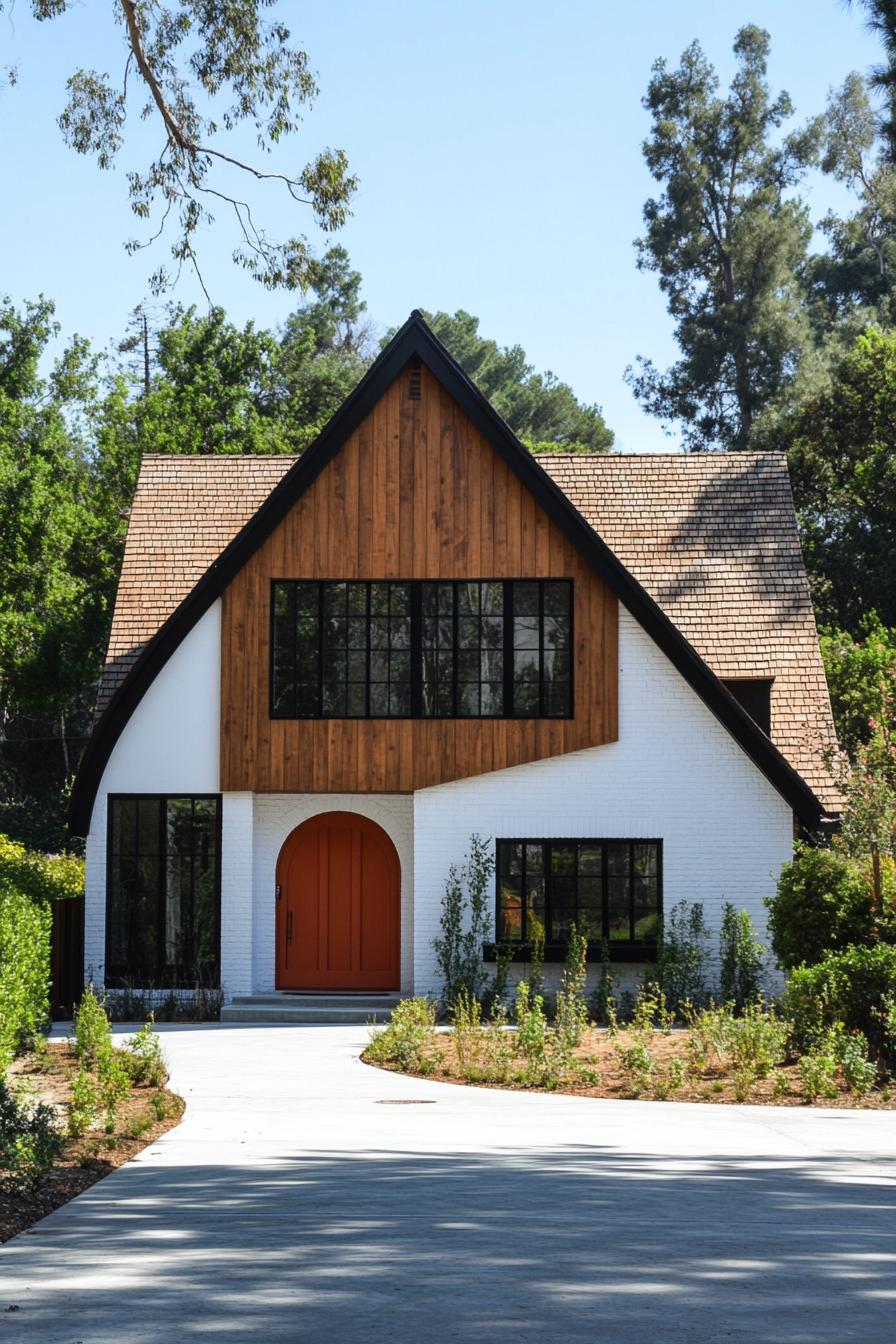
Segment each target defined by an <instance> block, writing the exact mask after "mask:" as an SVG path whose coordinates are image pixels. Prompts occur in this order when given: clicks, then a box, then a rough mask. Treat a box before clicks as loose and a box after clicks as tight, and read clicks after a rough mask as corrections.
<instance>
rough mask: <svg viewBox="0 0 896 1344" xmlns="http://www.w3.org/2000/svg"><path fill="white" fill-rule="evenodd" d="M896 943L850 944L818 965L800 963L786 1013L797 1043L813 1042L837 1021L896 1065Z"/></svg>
mask: <svg viewBox="0 0 896 1344" xmlns="http://www.w3.org/2000/svg"><path fill="white" fill-rule="evenodd" d="M894 1003H896V947H891V946H888V945H887V944H885V943H877V944H875V945H874V946H871V947H848V948H846V949H844V951H842V952H836V953H833V954H832V955H830V956H828V957H825V959H824V960H823V961H820V962H819V963H818V964H817V965H815V966H800V967H798V968H797V969H796V970H795V971H793V972H791V975H790V977H789V979H788V981H787V988H786V989H785V991H784V999H783V1006H784V1014H785V1016H786V1017H787V1018H789V1019H790V1021H791V1022H792V1024H793V1033H794V1039H795V1041H796V1043H797V1044H798V1045H799V1046H801V1047H807V1046H809V1047H811V1046H812V1045H813V1044H815V1043H817V1042H818V1041H819V1040H820V1039H821V1038H822V1037H823V1036H824V1034H825V1032H827V1031H828V1030H830V1029H831V1028H834V1027H836V1026H837V1024H838V1023H840V1024H842V1027H843V1029H844V1030H846V1031H847V1032H851V1031H860V1032H862V1034H863V1035H864V1037H865V1038H866V1040H867V1041H868V1045H869V1047H870V1049H871V1051H872V1054H873V1055H874V1057H875V1058H877V1059H879V1060H880V1061H881V1062H882V1064H883V1065H884V1066H885V1067H886V1068H888V1069H894V1068H896V1015H894Z"/></svg>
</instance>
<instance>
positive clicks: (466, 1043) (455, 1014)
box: [451, 989, 482, 1073]
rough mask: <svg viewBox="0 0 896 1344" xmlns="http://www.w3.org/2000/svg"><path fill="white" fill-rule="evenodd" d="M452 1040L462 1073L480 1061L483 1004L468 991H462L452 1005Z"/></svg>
mask: <svg viewBox="0 0 896 1344" xmlns="http://www.w3.org/2000/svg"><path fill="white" fill-rule="evenodd" d="M451 1021H452V1024H453V1026H454V1032H453V1035H452V1040H453V1043H454V1053H455V1055H456V1056H457V1062H458V1065H459V1067H460V1070H461V1072H462V1073H463V1072H465V1071H466V1069H467V1068H468V1067H470V1066H475V1065H476V1064H478V1061H479V1054H480V1049H479V1047H480V1043H481V1042H480V1035H481V1031H482V1004H481V1003H480V1002H479V1000H478V999H477V998H476V997H475V996H474V995H472V994H471V993H470V992H469V990H468V989H462V990H461V991H460V993H459V994H458V996H457V998H456V999H455V1000H454V1003H453V1004H452V1005H451Z"/></svg>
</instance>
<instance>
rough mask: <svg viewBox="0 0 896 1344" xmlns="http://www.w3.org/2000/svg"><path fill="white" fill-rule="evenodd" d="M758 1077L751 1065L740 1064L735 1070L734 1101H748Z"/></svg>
mask: <svg viewBox="0 0 896 1344" xmlns="http://www.w3.org/2000/svg"><path fill="white" fill-rule="evenodd" d="M758 1077H759V1075H758V1073H757V1072H756V1070H755V1068H753V1066H752V1065H751V1064H739V1065H738V1066H737V1068H736V1069H735V1070H734V1100H735V1101H739V1102H744V1101H747V1100H748V1098H749V1096H750V1092H751V1090H752V1087H753V1084H754V1083H755V1082H756V1080H757V1078H758Z"/></svg>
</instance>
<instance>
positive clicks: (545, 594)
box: [271, 579, 572, 719]
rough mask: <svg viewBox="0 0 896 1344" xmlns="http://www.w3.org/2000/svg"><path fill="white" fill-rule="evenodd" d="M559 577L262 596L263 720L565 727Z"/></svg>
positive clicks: (333, 585) (567, 663)
mask: <svg viewBox="0 0 896 1344" xmlns="http://www.w3.org/2000/svg"><path fill="white" fill-rule="evenodd" d="M571 648H572V585H571V584H570V582H569V581H568V580H565V579H538V580H535V579H527V580H507V579H501V580H487V579H471V580H445V581H438V582H436V581H426V580H418V581H412V582H385V581H383V582H375V583H373V582H367V581H361V580H348V581H345V582H311V581H305V580H278V581H276V582H275V583H274V584H273V587H272V594H271V717H272V718H275V719H293V718H461V719H465V718H568V717H569V716H570V715H571V713H572V665H571V653H570V651H571Z"/></svg>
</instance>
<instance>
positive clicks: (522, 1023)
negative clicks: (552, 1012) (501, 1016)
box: [515, 980, 548, 1067]
mask: <svg viewBox="0 0 896 1344" xmlns="http://www.w3.org/2000/svg"><path fill="white" fill-rule="evenodd" d="M515 1016H516V1025H517V1045H518V1046H519V1049H520V1051H521V1052H522V1054H523V1055H524V1056H525V1058H526V1060H527V1061H528V1063H529V1064H530V1065H534V1066H536V1067H541V1066H544V1064H545V1061H546V1058H547V1038H548V1020H547V1018H546V1017H545V1015H544V1000H543V999H542V997H541V995H540V994H532V992H531V989H530V986H529V983H528V981H526V980H521V981H520V983H519V984H518V985H517V987H516V1009H515Z"/></svg>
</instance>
